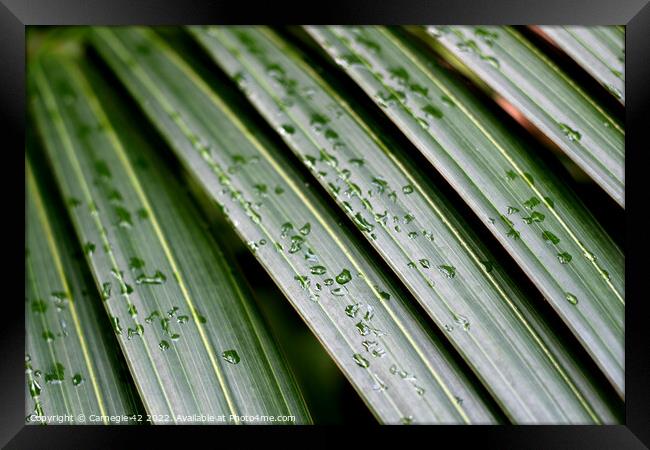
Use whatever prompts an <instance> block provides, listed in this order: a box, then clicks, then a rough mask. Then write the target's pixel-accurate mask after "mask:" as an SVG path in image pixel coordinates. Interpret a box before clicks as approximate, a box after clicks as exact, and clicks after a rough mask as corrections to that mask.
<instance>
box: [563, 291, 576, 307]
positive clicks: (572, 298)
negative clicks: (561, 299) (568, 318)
mask: <svg viewBox="0 0 650 450" xmlns="http://www.w3.org/2000/svg"><path fill="white" fill-rule="evenodd" d="M565 298H566V299H567V301H568V302H569V303H571V304H572V305H577V304H578V297H576V296H575V295H573V294H572V293H571V292H566V293H565Z"/></svg>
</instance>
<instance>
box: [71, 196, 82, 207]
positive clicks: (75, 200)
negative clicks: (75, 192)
mask: <svg viewBox="0 0 650 450" xmlns="http://www.w3.org/2000/svg"><path fill="white" fill-rule="evenodd" d="M68 205H70V206H71V207H72V208H76V207H77V206H79V205H81V200H79V199H78V198H75V197H68Z"/></svg>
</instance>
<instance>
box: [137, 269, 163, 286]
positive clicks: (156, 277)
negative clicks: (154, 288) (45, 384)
mask: <svg viewBox="0 0 650 450" xmlns="http://www.w3.org/2000/svg"><path fill="white" fill-rule="evenodd" d="M165 281H167V277H166V276H165V274H164V273H162V272H161V271H160V270H156V273H154V274H153V276H147V275H145V274H142V275H139V276H138V277H137V278H136V279H135V282H136V283H137V284H163V283H164V282H165Z"/></svg>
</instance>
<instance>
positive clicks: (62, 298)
mask: <svg viewBox="0 0 650 450" xmlns="http://www.w3.org/2000/svg"><path fill="white" fill-rule="evenodd" d="M50 296H51V297H52V301H53V302H54V306H56V310H57V311H61V310H63V309H65V305H66V304H67V303H68V294H66V293H65V292H63V291H55V292H51V293H50Z"/></svg>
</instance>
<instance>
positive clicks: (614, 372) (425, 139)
mask: <svg viewBox="0 0 650 450" xmlns="http://www.w3.org/2000/svg"><path fill="white" fill-rule="evenodd" d="M307 31H308V32H309V33H310V34H311V35H312V37H314V38H315V40H316V41H317V42H318V43H319V44H320V45H321V46H322V47H323V49H324V50H325V51H326V52H327V53H328V54H329V55H330V56H331V57H332V58H334V59H335V60H336V61H337V62H338V63H339V64H340V65H341V66H342V68H343V69H344V70H345V71H346V72H347V73H348V74H349V75H350V76H351V77H352V78H353V79H354V81H356V83H357V84H358V85H359V86H360V87H361V88H362V89H363V90H364V91H365V92H366V94H367V95H368V96H370V97H372V98H373V100H374V101H375V103H377V104H378V105H379V106H380V107H382V109H383V111H384V112H385V113H386V115H387V116H388V117H389V118H390V119H391V120H392V121H393V122H394V123H396V124H397V125H398V127H399V128H400V129H401V130H402V131H403V132H404V133H405V134H406V136H407V137H408V138H409V139H410V140H411V141H412V142H413V143H414V144H415V145H416V146H417V147H418V148H419V149H420V151H421V152H422V153H423V154H424V155H425V156H426V157H427V158H428V159H429V161H430V162H431V163H432V164H433V165H434V167H435V168H436V169H437V170H438V171H439V172H440V173H441V174H442V175H443V176H444V177H445V178H446V179H447V181H449V183H450V184H451V185H452V186H453V187H454V189H455V190H456V191H457V192H458V193H459V194H460V195H461V197H462V198H463V199H464V200H465V202H466V203H467V204H468V205H469V206H470V207H471V208H472V210H473V211H474V212H475V213H476V214H477V215H478V217H479V218H480V219H481V220H482V221H483V223H484V224H485V225H486V226H487V227H488V229H490V231H491V232H492V233H493V234H494V236H495V237H496V238H497V239H498V240H499V242H500V243H501V244H502V245H503V246H504V247H505V248H506V249H507V250H508V252H509V253H510V254H511V255H512V256H513V257H514V258H515V260H516V261H517V263H518V264H519V265H520V266H521V267H522V269H523V270H524V271H525V272H526V274H527V275H528V276H529V277H530V278H531V280H532V281H533V282H534V283H535V285H536V286H537V287H538V289H539V290H540V291H541V292H542V293H543V294H544V296H545V297H546V299H547V300H548V301H549V303H550V304H551V305H552V306H553V308H554V309H555V310H556V311H557V312H558V314H559V315H560V317H561V318H562V319H563V320H564V322H565V323H566V324H567V325H568V326H569V328H570V329H571V330H572V332H573V333H574V334H575V335H576V337H578V339H579V340H580V341H581V343H582V345H583V346H584V347H585V348H586V349H587V351H588V352H589V353H590V354H591V356H592V357H593V358H594V360H595V361H596V362H597V364H598V365H599V366H600V368H601V369H602V370H603V372H604V373H605V374H606V376H607V377H608V379H609V380H610V382H611V383H612V384H613V385H614V386H615V388H616V390H617V392H618V393H619V395H620V396H621V397H622V396H623V374H624V371H623V318H624V299H623V295H624V294H623V286H624V279H623V255H622V253H621V251H620V250H619V249H618V248H617V247H616V245H615V244H614V243H613V242H612V241H611V239H610V238H609V237H608V236H607V235H606V233H605V232H604V231H603V230H602V228H601V227H600V225H599V224H598V223H597V222H596V221H595V220H594V218H593V217H592V216H591V214H590V213H589V212H588V211H587V210H586V209H585V208H584V206H583V205H582V204H581V202H580V201H579V200H578V199H577V198H576V197H575V195H574V194H573V193H571V192H570V191H569V190H568V189H567V188H566V187H565V186H564V185H563V183H562V182H561V180H559V179H557V178H556V177H555V176H554V175H553V174H552V173H551V172H550V171H549V170H548V169H547V168H546V167H545V166H544V165H543V164H542V163H541V161H539V160H537V159H536V158H534V156H531V154H530V153H529V152H527V151H526V149H525V148H524V147H523V145H522V143H521V142H520V141H518V139H517V138H516V137H514V136H513V135H512V133H509V132H508V130H507V129H505V127H504V126H503V125H502V124H501V123H500V122H499V121H498V120H496V119H495V118H494V116H493V114H491V113H490V112H489V111H488V110H487V108H485V106H483V105H481V104H480V102H478V101H477V100H476V98H475V97H474V96H473V94H471V93H470V92H469V91H468V90H467V89H466V88H465V87H463V86H462V85H461V84H460V83H458V82H457V81H455V80H454V79H453V78H452V77H451V76H450V75H449V73H448V72H447V71H446V70H445V69H443V68H441V67H438V66H437V65H436V64H435V63H434V62H431V61H429V62H427V63H425V62H424V61H423V59H424V58H422V57H421V56H420V55H419V54H418V53H416V51H415V50H414V49H411V48H407V47H406V45H405V44H404V42H403V41H402V40H401V39H399V38H397V37H396V36H395V35H394V34H392V33H390V32H388V31H387V30H385V29H381V28H376V27H363V28H358V27H357V28H355V29H350V28H347V27H331V28H321V27H308V28H307ZM359 37H360V38H361V39H359ZM367 41H371V42H374V43H375V45H376V46H379V48H381V57H379V56H378V55H376V54H374V53H373V52H372V51H370V50H368V48H367V47H366V46H364V45H363V42H367ZM413 85H418V86H421V87H424V88H426V89H428V95H427V96H426V97H425V98H422V97H420V96H418V95H416V93H414V92H413V90H412V86H413ZM445 105H448V106H449V107H446V106H445ZM429 107H431V108H435V109H437V110H439V111H444V113H443V114H442V116H440V115H439V114H436V115H431V114H428V115H427V110H428V109H430V108H429ZM515 210H516V211H517V212H516V213H515ZM535 212H537V213H538V214H541V215H542V217H543V219H541V217H540V216H533V213H535ZM533 217H536V218H537V219H535V218H533ZM551 236H552V237H551ZM566 255H569V257H567V256H566ZM569 294H571V296H575V297H576V298H578V302H577V303H575V302H571V301H569V300H567V297H568V298H573V297H571V296H569Z"/></svg>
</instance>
